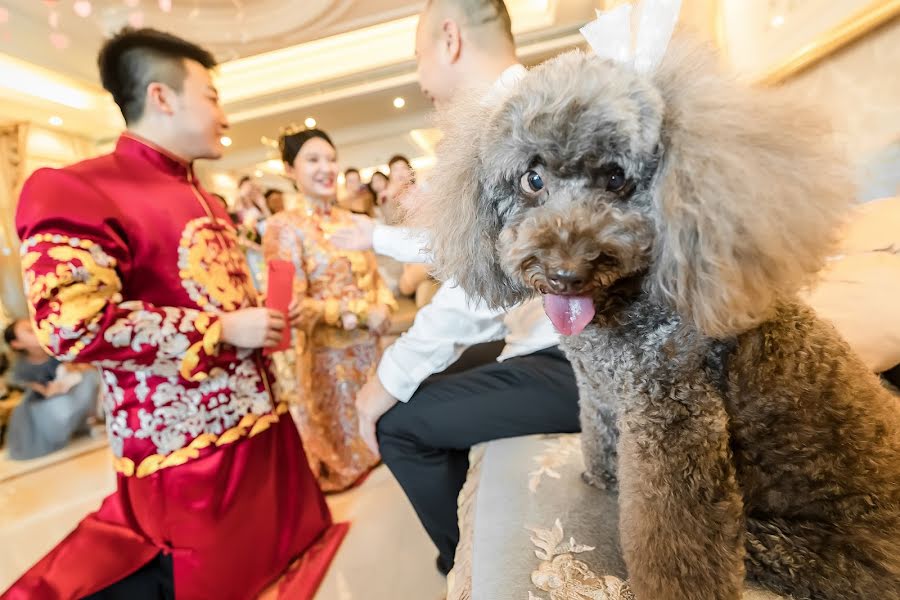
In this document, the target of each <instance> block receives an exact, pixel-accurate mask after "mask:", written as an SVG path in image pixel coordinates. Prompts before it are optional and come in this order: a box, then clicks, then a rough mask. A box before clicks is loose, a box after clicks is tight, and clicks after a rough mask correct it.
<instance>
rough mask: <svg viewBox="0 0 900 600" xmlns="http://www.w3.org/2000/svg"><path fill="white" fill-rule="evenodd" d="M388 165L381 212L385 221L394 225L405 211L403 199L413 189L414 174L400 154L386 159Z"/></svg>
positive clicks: (407, 160) (399, 220) (400, 219)
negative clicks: (388, 171)
mask: <svg viewBox="0 0 900 600" xmlns="http://www.w3.org/2000/svg"><path fill="white" fill-rule="evenodd" d="M388 167H389V168H390V174H389V175H388V185H387V188H386V189H385V191H384V196H385V200H384V203H383V205H382V214H383V215H384V221H385V223H387V224H388V225H396V224H398V223H400V222H401V221H402V220H403V216H404V214H405V212H406V211H405V210H404V208H403V201H404V198H405V197H406V196H407V195H408V194H410V193H411V192H412V191H413V190H414V188H415V183H416V175H415V171H413V168H412V165H410V163H409V159H407V158H406V157H405V156H403V155H401V154H397V155H395V156H392V157H391V159H390V160H389V161H388Z"/></svg>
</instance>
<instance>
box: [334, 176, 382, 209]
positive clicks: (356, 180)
mask: <svg viewBox="0 0 900 600" xmlns="http://www.w3.org/2000/svg"><path fill="white" fill-rule="evenodd" d="M344 190H345V193H344V196H343V197H342V198H341V200H340V202H339V204H340V206H341V208H344V209H346V210H349V211H350V212H352V213H355V214H357V215H367V216H370V217H374V216H375V199H374V197H373V195H372V190H370V189H369V186H367V185H366V184H364V183H363V182H362V178H361V177H360V176H359V171H358V170H356V169H353V168H350V169H347V170H346V171H344Z"/></svg>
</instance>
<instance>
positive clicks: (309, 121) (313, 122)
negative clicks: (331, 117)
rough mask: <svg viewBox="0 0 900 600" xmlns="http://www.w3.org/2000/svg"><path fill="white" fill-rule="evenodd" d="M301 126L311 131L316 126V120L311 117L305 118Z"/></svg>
mask: <svg viewBox="0 0 900 600" xmlns="http://www.w3.org/2000/svg"><path fill="white" fill-rule="evenodd" d="M303 124H304V125H306V128H307V129H312V128H313V127H315V126H316V120H315V119H313V118H312V117H306V120H305V121H303Z"/></svg>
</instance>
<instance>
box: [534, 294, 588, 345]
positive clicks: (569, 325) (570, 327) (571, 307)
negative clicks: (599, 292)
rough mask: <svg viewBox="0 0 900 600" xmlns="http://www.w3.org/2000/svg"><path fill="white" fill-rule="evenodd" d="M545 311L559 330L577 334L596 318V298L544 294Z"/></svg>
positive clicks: (566, 333) (564, 332)
mask: <svg viewBox="0 0 900 600" xmlns="http://www.w3.org/2000/svg"><path fill="white" fill-rule="evenodd" d="M544 312H545V313H547V316H548V317H550V321H551V322H553V326H554V327H556V330H557V331H558V332H560V333H561V334H563V335H575V334H576V333H581V332H582V331H583V330H584V328H585V327H586V326H587V324H588V323H590V322H591V319H593V318H594V300H593V298H591V297H590V296H554V295H552V294H544Z"/></svg>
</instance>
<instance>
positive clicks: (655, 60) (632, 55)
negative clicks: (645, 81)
mask: <svg viewBox="0 0 900 600" xmlns="http://www.w3.org/2000/svg"><path fill="white" fill-rule="evenodd" d="M637 11H638V18H637V27H636V29H635V31H634V33H632V27H631V4H623V5H621V6H618V7H616V8H614V9H613V10H611V11H608V12H602V11H599V10H598V11H597V19H596V20H595V21H591V22H590V23H588V24H587V25H585V26H584V27H582V28H581V29H580V31H581V35H583V36H584V38H585V39H586V40H587V41H588V43H589V44H590V45H591V48H593V49H594V52H595V53H596V54H597V56H599V57H600V58H608V59H610V60H614V61H616V62H620V63H625V64H631V65H632V66H633V67H634V68H635V70H637V71H639V72H641V73H647V72H649V71H652V70H653V69H655V68H656V67H657V66H658V65H659V63H660V61H661V60H662V57H663V55H664V54H665V53H666V47H668V45H669V40H670V39H671V37H672V31H674V29H675V23H676V22H677V21H678V13H679V12H680V11H681V0H643V1H641V2H639V3H638V4H637Z"/></svg>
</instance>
